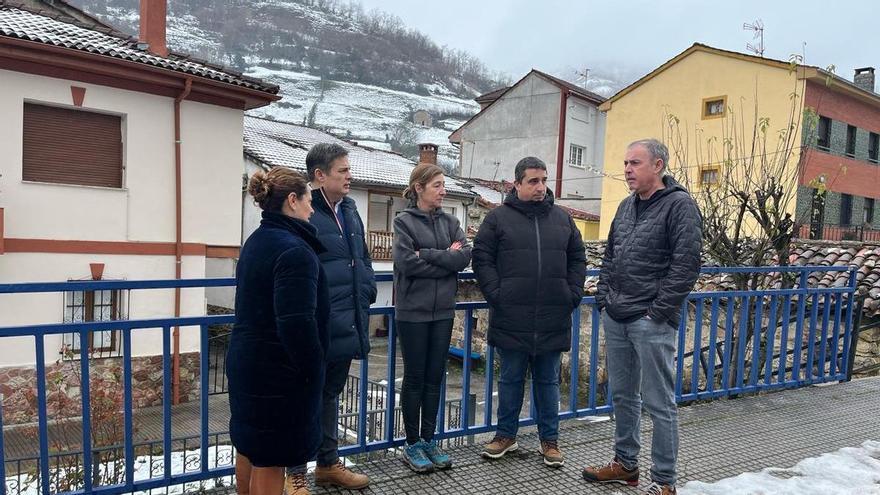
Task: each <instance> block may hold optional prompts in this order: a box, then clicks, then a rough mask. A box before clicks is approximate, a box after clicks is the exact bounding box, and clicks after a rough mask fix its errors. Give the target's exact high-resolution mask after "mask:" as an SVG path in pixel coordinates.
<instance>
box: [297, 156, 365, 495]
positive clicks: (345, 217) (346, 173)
mask: <svg viewBox="0 0 880 495" xmlns="http://www.w3.org/2000/svg"><path fill="white" fill-rule="evenodd" d="M306 168H307V169H308V174H309V180H311V181H312V207H314V209H315V213H314V215H312V218H311V219H310V220H309V221H310V222H311V224H312V225H314V226H315V227H316V228H317V230H318V239H319V240H320V241H321V243H322V244H323V245H324V247H325V248H326V252H324V253H323V254H321V255H320V256H319V259H320V260H321V264H322V265H323V266H324V271H325V272H326V274H327V285H328V287H329V289H330V305H331V306H330V322H329V325H328V327H329V328H328V329H329V332H330V349H329V351H328V352H327V354H326V358H325V361H326V362H327V368H326V373H325V382H324V394H323V409H322V412H321V428H322V429H323V433H322V435H323V440H322V442H321V447H320V449H319V450H318V459H317V460H318V462H317V467H316V468H315V483H316V484H318V485H324V486H326V485H332V486H338V487H341V488H345V489H349V490H357V489H361V488H364V487H366V486H367V485H369V483H370V480H369V478H368V477H367V476H366V475H364V474H358V473H354V472H352V471H350V470H348V469H346V468H345V466H344V465H343V463H342V462H340V460H339V452H338V432H339V427H338V423H339V418H338V410H339V408H338V405H337V401H338V399H339V394H341V393H342V390H343V389H344V388H345V382H346V380H347V379H348V369H349V367H350V366H351V361H352V359H363V358H364V357H366V356H367V354H369V352H370V336H369V309H370V304H372V303H374V302H375V301H376V281H375V280H374V278H373V264H372V261H371V260H370V254H369V250H368V249H367V245H366V241H365V239H364V224H363V221H362V220H361V217H360V215H358V211H357V207H356V206H355V203H354V200H353V199H351V198H349V197H348V193H349V192H350V191H351V168H350V166H349V163H348V151H346V150H345V148H343V147H342V146H340V145H338V144H328V143H319V144H316V145H315V146H313V147H312V149H311V150H309V153H308V155H307V156H306Z"/></svg>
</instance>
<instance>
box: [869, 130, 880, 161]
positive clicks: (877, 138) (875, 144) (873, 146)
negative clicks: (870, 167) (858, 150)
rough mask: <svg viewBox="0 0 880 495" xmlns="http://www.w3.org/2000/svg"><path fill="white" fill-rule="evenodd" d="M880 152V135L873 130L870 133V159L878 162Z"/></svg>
mask: <svg viewBox="0 0 880 495" xmlns="http://www.w3.org/2000/svg"><path fill="white" fill-rule="evenodd" d="M878 153H880V135H878V134H877V133H876V132H872V133H871V134H869V135H868V160H869V161H872V162H874V163H877V159H878Z"/></svg>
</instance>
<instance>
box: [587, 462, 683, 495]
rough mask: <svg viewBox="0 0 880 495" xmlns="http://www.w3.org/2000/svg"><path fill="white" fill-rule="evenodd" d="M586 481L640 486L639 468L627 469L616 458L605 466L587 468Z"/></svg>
mask: <svg viewBox="0 0 880 495" xmlns="http://www.w3.org/2000/svg"><path fill="white" fill-rule="evenodd" d="M584 479H585V480H587V481H589V482H591V483H620V484H622V485H629V486H638V485H639V468H638V467H635V468H633V469H626V468H625V467H623V464H621V463H620V462H618V461H617V457H615V458H614V459H613V460H611V462H609V463H608V464H605V465H604V466H588V467H585V468H584ZM673 493H675V492H673Z"/></svg>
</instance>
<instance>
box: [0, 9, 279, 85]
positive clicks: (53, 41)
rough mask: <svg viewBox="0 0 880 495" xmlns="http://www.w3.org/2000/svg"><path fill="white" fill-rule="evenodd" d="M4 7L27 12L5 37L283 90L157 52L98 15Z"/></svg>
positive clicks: (185, 56) (196, 60)
mask: <svg viewBox="0 0 880 495" xmlns="http://www.w3.org/2000/svg"><path fill="white" fill-rule="evenodd" d="M57 1H59V3H61V4H64V5H65V6H67V7H69V8H70V9H74V10H76V11H77V12H81V13H82V14H83V15H84V16H85V17H90V18H91V17H92V16H90V15H89V14H87V13H86V12H85V11H83V10H82V9H79V8H77V7H74V6H72V5H70V4H68V3H66V2H63V1H61V0H57ZM0 11H7V12H10V13H11V15H12V16H17V15H22V16H25V17H24V19H23V24H22V25H16V23H13V24H11V25H10V29H9V33H8V34H6V35H3V36H4V37H9V38H12V39H19V40H25V41H31V42H34V43H39V44H43V45H47V46H56V47H60V48H66V49H70V50H76V51H78V52H83V53H90V54H92V55H103V56H107V57H110V58H113V59H115V60H124V61H128V62H134V63H137V64H142V65H146V66H151V67H159V68H164V69H167V70H171V71H174V72H178V73H183V74H188V75H192V76H196V77H201V78H205V79H208V80H212V81H219V82H223V83H226V84H230V85H233V86H238V87H242V88H249V89H255V90H258V91H262V92H266V93H270V94H278V92H279V91H280V87H279V86H278V85H276V84H272V83H269V82H266V81H263V80H261V79H259V78H256V77H252V76H247V75H244V74H242V73H241V72H240V71H238V70H236V69H233V68H230V67H228V66H225V65H222V64H218V63H216V62H211V61H208V60H202V59H199V58H196V57H193V56H192V55H189V54H184V53H180V52H176V51H169V53H168V55H167V56H164V57H163V56H160V55H157V54H155V53H152V52H150V51H148V50H146V49H144V48H143V47H142V46H141V45H140V42H139V40H138V38H137V37H136V36H132V35H129V34H127V33H125V32H123V31H120V30H119V29H116V28H114V27H112V26H109V25H107V24H104V23H103V22H102V21H100V20H99V19H97V18H95V24H92V23H88V22H83V21H81V20H79V19H76V18H74V17H71V16H70V15H65V14H64V13H63V12H61V11H58V10H47V9H37V8H33V7H32V6H28V5H24V4H21V3H19V2H16V1H15V0H0ZM16 11H17V12H18V14H17V13H16ZM29 16H36V17H38V18H42V19H44V22H45V23H47V24H46V25H45V26H44V25H42V24H40V21H38V20H36V19H33V18H28V17H29ZM13 18H14V17H13ZM52 22H55V23H58V24H63V25H66V26H69V27H70V30H69V31H66V32H65V31H63V30H62V28H61V27H60V26H57V25H56V26H52V25H51V24H48V23H52ZM74 29H79V30H83V31H85V32H90V33H95V35H96V36H106V37H107V38H105V39H99V38H92V37H91V36H89V37H87V38H83V36H85V34H80V33H78V32H76V31H73V30H74ZM41 30H47V31H53V30H54V31H59V32H60V33H59V34H57V35H53V36H49V37H47V36H46V35H45V34H44V33H43V32H42V31H41ZM114 50H115V51H114Z"/></svg>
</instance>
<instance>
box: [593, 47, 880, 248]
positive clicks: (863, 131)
mask: <svg viewBox="0 0 880 495" xmlns="http://www.w3.org/2000/svg"><path fill="white" fill-rule="evenodd" d="M793 98H794V100H793ZM793 103H794V105H795V110H794V112H795V113H794V115H795V119H794V124H795V128H794V129H793V131H794V132H795V133H797V134H796V136H795V137H794V142H795V143H796V144H797V145H796V146H794V148H793V150H792V153H791V156H790V158H789V161H790V163H791V167H790V170H792V174H791V177H790V178H785V179H784V180H786V181H789V182H788V184H787V187H790V189H791V191H792V194H790V195H787V196H786V197H787V198H788V199H787V202H786V204H784V205H782V206H783V208H785V211H786V212H788V213H790V214H791V215H792V217H793V218H794V219H795V222H797V223H798V224H799V230H798V234H799V235H800V237H802V238H814V239H827V240H841V239H847V238H849V239H859V238H864V239H865V240H873V241H878V240H880V214H878V213H877V212H876V208H877V206H876V203H877V202H878V201H880V165H878V163H880V94H878V93H877V92H876V87H875V80H874V69H873V68H871V67H866V68H861V69H856V71H855V73H854V76H853V81H848V80H846V79H844V78H843V77H840V76H838V75H835V74H832V73H830V72H827V71H825V70H823V69H820V68H818V67H812V66H808V65H798V64H795V65H792V64H790V63H789V62H786V61H782V60H773V59H769V58H764V57H757V56H754V55H749V54H745V53H737V52H732V51H728V50H722V49H719V48H714V47H711V46H707V45H703V44H700V43H695V44H694V45H692V46H691V47H689V48H688V49H686V50H684V51H683V52H681V53H679V54H678V55H676V56H675V57H673V58H672V59H671V60H669V61H667V62H666V63H664V64H663V65H661V66H659V67H657V68H656V69H654V70H653V71H651V72H650V73H648V74H646V75H645V76H644V77H642V78H641V79H639V80H638V81H636V82H635V83H633V84H631V85H630V86H627V87H626V88H624V89H622V90H621V91H620V92H618V93H617V94H616V95H614V96H612V97H611V98H609V99H608V100H607V101H606V102H605V103H603V104H602V105H601V107H600V109H601V110H602V111H603V112H604V113H605V114H606V115H607V130H606V139H605V149H606V150H607V152H606V155H607V157H608V162H609V163H615V164H620V163H622V162H623V157H624V153H625V151H626V146H627V144H628V143H630V142H632V141H633V140H635V139H640V138H643V137H645V136H656V135H657V134H658V133H659V132H660V130H661V128H660V126H659V125H658V122H660V120H661V119H662V118H663V116H664V114H671V115H674V116H676V118H677V119H679V120H680V121H681V122H682V123H683V124H684V123H686V125H689V126H690V127H691V128H693V127H694V126H697V127H698V128H699V130H700V136H702V137H701V139H700V140H699V142H696V140H691V142H690V143H689V149H686V150H684V153H686V155H685V156H690V157H696V156H698V151H697V150H698V149H699V148H700V147H705V146H706V143H707V141H709V140H716V142H718V143H721V142H722V141H723V135H724V132H725V128H726V127H727V128H729V126H730V125H732V124H731V123H732V122H735V123H736V125H737V126H743V127H744V128H745V129H746V130H747V131H748V132H751V129H752V128H754V127H755V119H756V117H757V118H761V119H766V122H767V123H768V124H767V125H768V126H769V129H768V132H767V134H768V136H772V138H770V139H768V146H770V144H771V143H772V144H773V145H775V143H776V139H777V138H776V136H777V135H779V133H780V132H784V131H785V132H787V131H786V130H785V128H786V126H787V125H788V122H789V119H790V118H791V117H790V115H791V113H792V104H793ZM743 108H744V109H746V111H745V112H744V114H743V111H742V109H743ZM756 109H757V111H756ZM732 112H733V113H732ZM737 112H738V113H739V114H740V115H736V116H735V117H736V119H734V117H733V116H732V115H734V114H735V113H737ZM634 115H640V116H641V118H634V117H633V116H634ZM801 116H803V117H801ZM811 116H812V117H811ZM813 119H816V121H815V123H813V122H812V120H813ZM682 128H684V127H682ZM771 139H772V140H771ZM743 145H744V143H739V145H738V146H743ZM745 146H746V147H748V144H747V143H746V144H745ZM713 156H714V155H713ZM757 158H758V159H760V157H757ZM704 161H710V163H693V164H688V165H689V167H688V169H687V170H688V173H689V174H690V175H689V176H688V177H687V181H688V182H689V183H690V184H691V185H692V192H694V193H695V194H700V192H701V191H703V190H706V189H709V188H713V187H716V186H717V185H718V183H719V181H721V180H723V178H724V177H726V176H728V175H729V176H731V177H736V174H738V173H739V174H742V171H743V170H747V169H746V168H744V167H745V166H746V162H749V161H750V160H742V161H738V160H731V162H730V163H726V162H725V161H724V160H723V159H720V158H719V159H717V160H716V159H714V158H713V159H712V160H704ZM690 165H693V166H690ZM819 183H821V185H822V187H821V188H820V187H817V186H818V185H819ZM822 190H824V192H823V191H822ZM628 194H630V192H629V188H628V187H627V185H626V183H625V182H622V181H620V180H613V178H607V179H606V180H605V181H604V185H603V190H602V198H603V201H602V212H601V215H602V222H601V224H602V225H601V229H600V236H602V237H603V238H604V237H606V236H607V233H608V230H609V228H610V226H611V221H612V219H613V218H614V211H615V209H616V208H617V205H618V203H619V202H620V200H622V199H623V198H624V197H626V195H628Z"/></svg>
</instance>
